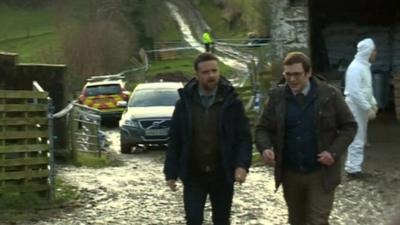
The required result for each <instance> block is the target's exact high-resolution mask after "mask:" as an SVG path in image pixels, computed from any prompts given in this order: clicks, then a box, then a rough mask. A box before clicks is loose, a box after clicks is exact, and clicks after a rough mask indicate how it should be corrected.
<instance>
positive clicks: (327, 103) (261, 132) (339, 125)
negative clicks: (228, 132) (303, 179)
mask: <svg viewBox="0 0 400 225" xmlns="http://www.w3.org/2000/svg"><path fill="white" fill-rule="evenodd" d="M311 79H313V80H314V81H315V83H316V92H317V99H316V101H315V117H314V118H315V122H316V123H315V124H316V129H317V132H316V134H317V141H318V143H317V146H318V149H317V151H318V153H319V152H322V151H328V152H330V153H331V154H332V156H333V157H334V159H335V163H334V164H333V165H332V166H329V167H327V166H323V173H324V176H323V179H324V181H323V183H324V187H325V189H326V190H333V189H334V188H335V187H336V186H337V185H338V184H340V181H341V170H342V165H343V159H344V158H345V153H346V151H347V147H348V145H349V144H350V143H351V142H352V141H353V138H354V136H355V134H356V131H357V124H356V122H355V120H354V117H353V115H352V113H351V111H350V110H349V108H348V107H347V105H346V103H345V101H344V98H343V96H342V95H341V93H340V92H339V91H338V90H337V89H336V88H334V87H333V86H331V85H329V84H327V83H325V82H322V81H319V80H317V79H315V78H313V77H312V78H311ZM286 88H287V86H286V85H280V86H278V87H277V88H275V89H273V90H272V91H271V92H270V94H269V100H268V103H267V104H266V106H265V109H264V111H263V114H262V115H261V117H260V118H259V121H258V124H257V126H256V146H257V149H258V150H259V152H260V153H262V152H263V151H264V150H266V149H271V148H272V147H273V150H274V153H275V182H276V188H278V187H279V185H280V184H281V181H282V169H283V162H282V152H283V147H284V138H285V119H286V93H285V90H286Z"/></svg>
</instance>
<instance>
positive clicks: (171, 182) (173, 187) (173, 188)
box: [167, 180, 178, 191]
mask: <svg viewBox="0 0 400 225" xmlns="http://www.w3.org/2000/svg"><path fill="white" fill-rule="evenodd" d="M167 186H168V187H169V188H170V189H171V191H176V190H178V189H177V188H176V180H167Z"/></svg>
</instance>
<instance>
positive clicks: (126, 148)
mask: <svg viewBox="0 0 400 225" xmlns="http://www.w3.org/2000/svg"><path fill="white" fill-rule="evenodd" d="M131 149H132V148H131V146H130V145H128V144H124V143H121V153H123V154H129V153H131Z"/></svg>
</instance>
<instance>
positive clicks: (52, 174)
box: [47, 97, 55, 200]
mask: <svg viewBox="0 0 400 225" xmlns="http://www.w3.org/2000/svg"><path fill="white" fill-rule="evenodd" d="M47 100H48V113H47V115H48V116H47V118H48V120H49V122H48V124H49V125H48V126H49V127H48V130H49V153H50V191H49V199H50V200H54V199H55V166H54V164H55V163H54V132H53V130H54V117H53V114H54V106H53V101H52V99H51V98H50V97H49V98H47Z"/></svg>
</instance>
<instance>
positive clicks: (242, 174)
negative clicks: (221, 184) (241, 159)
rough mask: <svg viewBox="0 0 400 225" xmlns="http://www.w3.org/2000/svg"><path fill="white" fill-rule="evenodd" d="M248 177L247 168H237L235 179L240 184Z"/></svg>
mask: <svg viewBox="0 0 400 225" xmlns="http://www.w3.org/2000/svg"><path fill="white" fill-rule="evenodd" d="M246 177H247V172H246V170H245V169H243V168H242V167H238V168H236V170H235V181H236V182H239V183H240V184H242V183H243V182H244V181H245V180H246Z"/></svg>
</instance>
